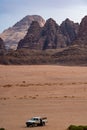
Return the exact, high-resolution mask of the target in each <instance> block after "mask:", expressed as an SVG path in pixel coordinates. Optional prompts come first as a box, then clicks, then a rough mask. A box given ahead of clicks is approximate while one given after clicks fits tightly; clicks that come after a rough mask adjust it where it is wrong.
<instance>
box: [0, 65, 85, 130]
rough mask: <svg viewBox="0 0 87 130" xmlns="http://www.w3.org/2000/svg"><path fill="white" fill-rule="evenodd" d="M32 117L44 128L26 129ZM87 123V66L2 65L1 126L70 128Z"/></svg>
mask: <svg viewBox="0 0 87 130" xmlns="http://www.w3.org/2000/svg"><path fill="white" fill-rule="evenodd" d="M32 116H47V118H48V123H47V124H46V126H44V127H33V128H26V125H25V122H26V121H27V120H28V119H29V118H31V117H32ZM71 124H75V125H87V67H67V66H52V65H35V66H34V65H32V66H2V65H1V66H0V128H1V127H4V128H5V129H6V130H27V129H32V130H66V129H67V127H68V126H69V125H71Z"/></svg>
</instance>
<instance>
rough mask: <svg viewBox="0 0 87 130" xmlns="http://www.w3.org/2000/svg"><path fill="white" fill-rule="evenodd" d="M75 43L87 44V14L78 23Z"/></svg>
mask: <svg viewBox="0 0 87 130" xmlns="http://www.w3.org/2000/svg"><path fill="white" fill-rule="evenodd" d="M77 43H78V44H80V45H87V16H85V17H84V18H83V19H82V21H81V23H80V27H79V32H78V39H77Z"/></svg>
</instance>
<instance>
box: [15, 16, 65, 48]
mask: <svg viewBox="0 0 87 130" xmlns="http://www.w3.org/2000/svg"><path fill="white" fill-rule="evenodd" d="M65 46H66V37H65V36H64V35H62V32H61V30H60V27H59V26H58V24H57V23H56V22H55V21H54V20H53V19H52V18H50V19H48V20H47V21H46V23H45V25H44V27H42V28H41V27H40V26H39V25H38V23H35V22H33V23H32V24H31V26H30V28H29V30H28V33H27V35H26V36H25V37H24V39H22V40H21V41H20V42H19V44H18V49H20V48H25V47H26V48H29V49H41V50H45V49H56V48H61V47H65Z"/></svg>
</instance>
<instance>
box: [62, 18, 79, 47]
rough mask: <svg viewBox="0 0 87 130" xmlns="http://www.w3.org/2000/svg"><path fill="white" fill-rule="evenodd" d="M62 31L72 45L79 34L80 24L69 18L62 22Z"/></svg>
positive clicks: (68, 43)
mask: <svg viewBox="0 0 87 130" xmlns="http://www.w3.org/2000/svg"><path fill="white" fill-rule="evenodd" d="M60 28H61V31H62V33H63V35H64V36H66V38H67V43H66V44H67V45H71V44H72V42H73V41H74V40H76V38H77V35H78V29H79V24H78V23H74V22H73V21H71V20H69V19H68V18H67V19H66V20H65V21H63V22H62V24H61V26H60Z"/></svg>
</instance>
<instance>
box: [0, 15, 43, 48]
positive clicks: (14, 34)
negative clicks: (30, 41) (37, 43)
mask: <svg viewBox="0 0 87 130" xmlns="http://www.w3.org/2000/svg"><path fill="white" fill-rule="evenodd" d="M32 21H37V22H38V23H39V24H40V26H41V27H42V26H44V24H45V20H44V19H43V18H42V17H41V16H38V15H28V16H26V17H24V18H23V19H22V20H20V21H19V22H17V23H16V24H15V25H14V26H13V27H10V28H8V29H7V30H5V31H4V32H3V33H2V34H0V37H1V38H2V39H3V40H4V42H5V46H6V48H7V49H9V48H10V49H16V48H17V45H18V42H19V41H20V40H21V39H23V38H24V36H25V35H26V33H27V31H28V28H29V27H30V24H31V23H32Z"/></svg>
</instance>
